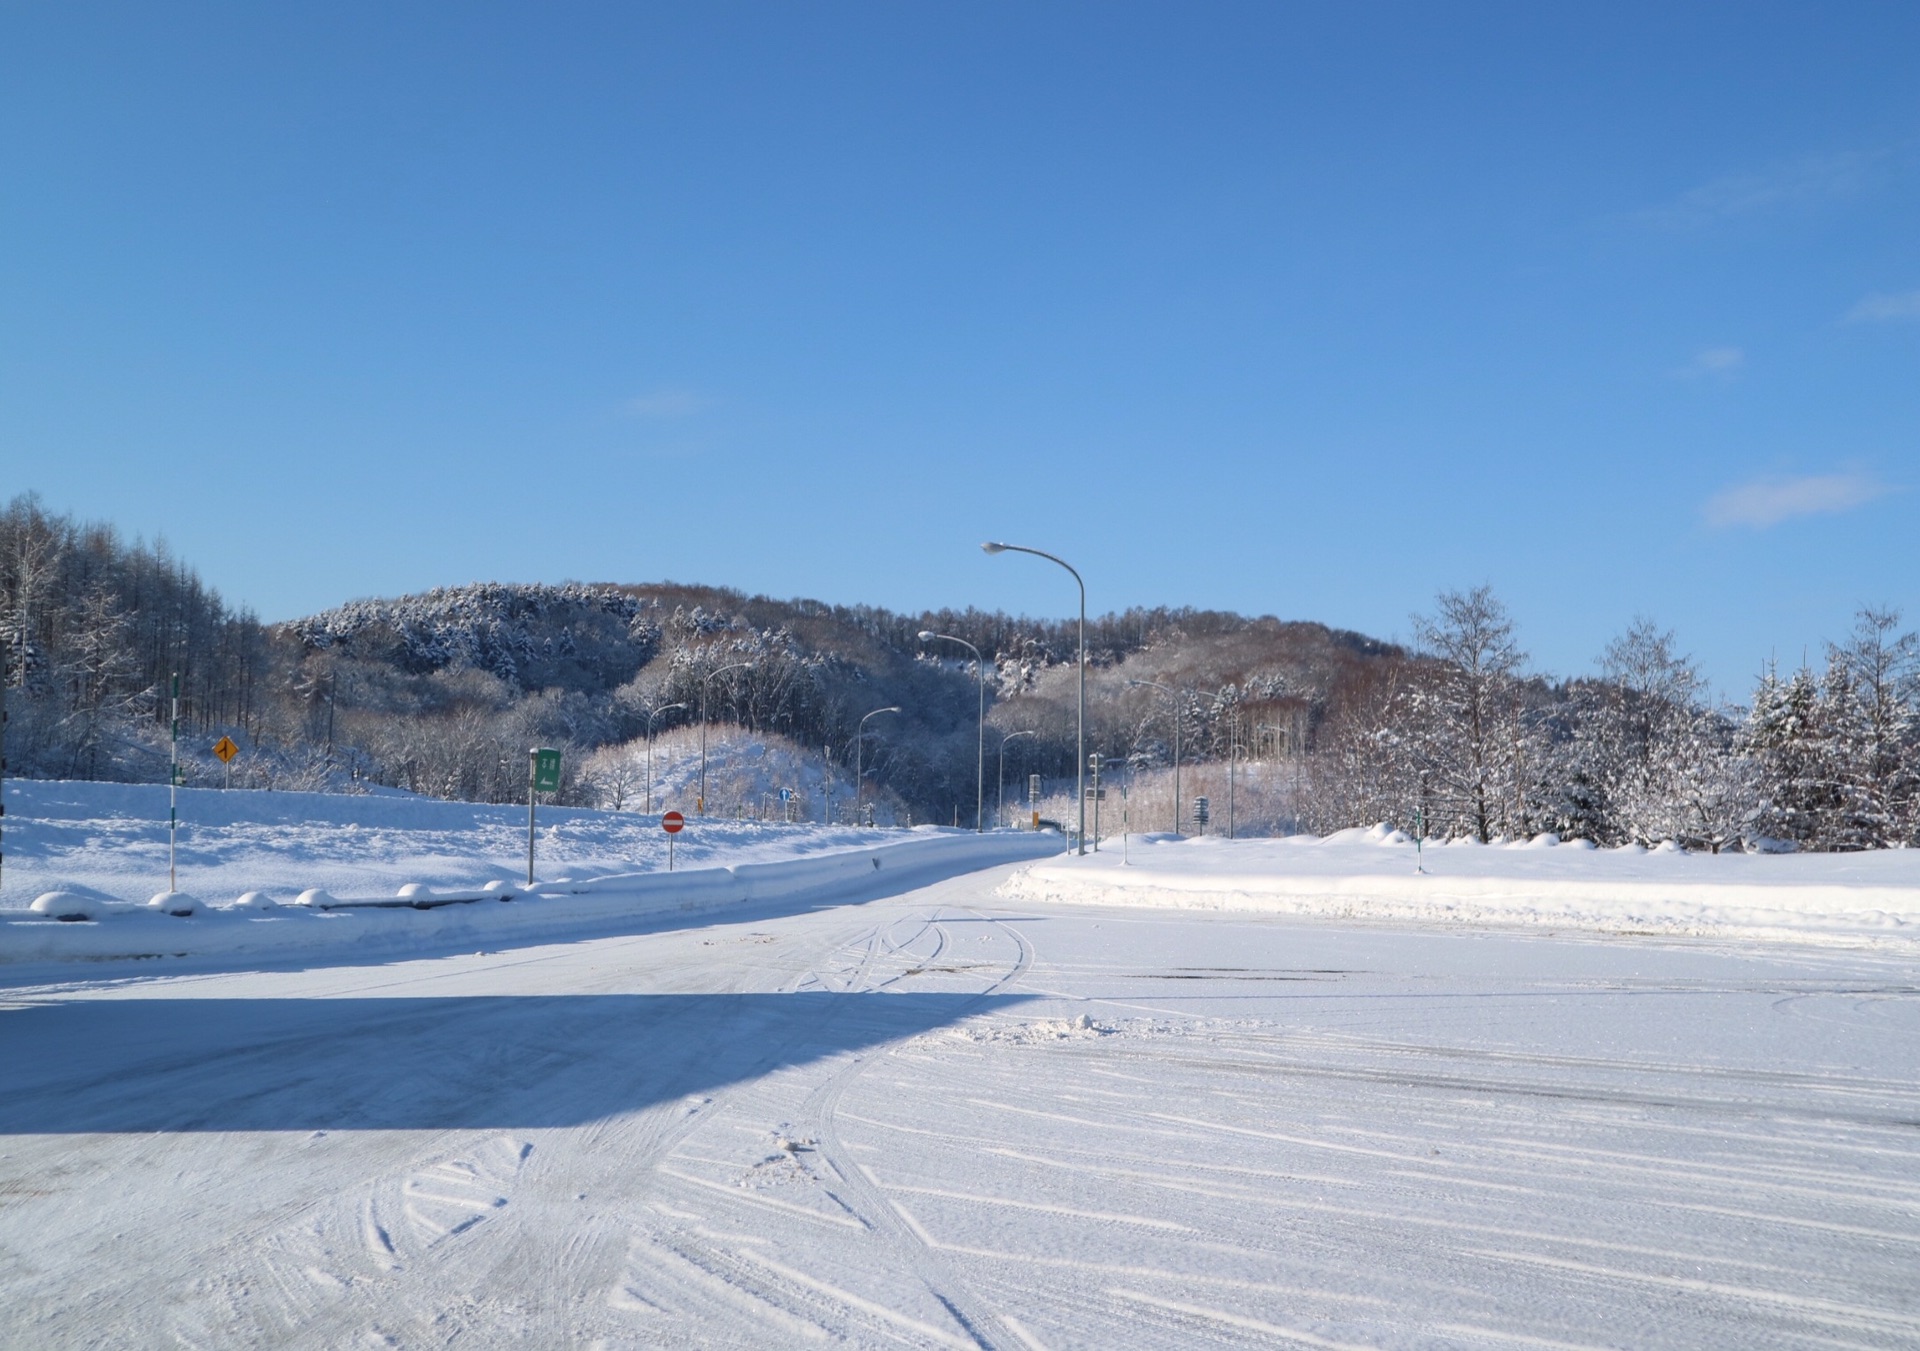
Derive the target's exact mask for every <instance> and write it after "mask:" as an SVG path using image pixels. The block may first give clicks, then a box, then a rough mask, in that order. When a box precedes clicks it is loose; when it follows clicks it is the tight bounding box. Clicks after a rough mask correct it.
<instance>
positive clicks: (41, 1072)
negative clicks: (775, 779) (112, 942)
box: [0, 991, 1026, 1135]
mask: <svg viewBox="0 0 1920 1351" xmlns="http://www.w3.org/2000/svg"><path fill="white" fill-rule="evenodd" d="M1025 998H1026V996H1023V995H982V994H964V993H951V994H948V993H902V994H873V993H862V994H836V993H824V992H814V991H809V992H805V993H798V994H625V995H558V996H480V997H456V998H437V999H359V998H354V999H105V1000H86V1001H78V1002H74V1003H66V1004H46V1005H34V1006H29V1007H25V1008H13V1009H6V1010H0V1135H22V1134H64V1133H72V1132H93V1131H111V1132H121V1131H311V1130H449V1129H469V1128H513V1129H522V1130H526V1129H538V1128H540V1127H547V1126H577V1125H581V1124H583V1123H586V1122H591V1121H597V1120H602V1119H605V1118H608V1117H613V1116H618V1115H621V1114H623V1113H628V1112H633V1111H637V1110H640V1109H642V1108H646V1107H650V1106H655V1105H658V1104H662V1103H667V1102H672V1101H675V1100H677V1099H680V1098H685V1097H688V1096H690V1095H697V1094H704V1093H710V1092H712V1091H714V1090H716V1089H719V1088H723V1087H725V1086H726V1085H728V1084H733V1083H738V1082H741V1081H743V1080H747V1079H752V1078H755V1077H757V1076H760V1075H763V1074H766V1073H769V1072H771V1071H775V1070H778V1069H782V1068H785V1067H789V1066H795V1065H803V1064H807V1063H809V1062H812V1061H818V1060H822V1059H826V1058H829V1057H833V1056H836V1055H845V1054H851V1053H857V1052H860V1051H863V1050H867V1049H870V1048H873V1047H877V1046H880V1045H883V1044H885V1043H888V1042H892V1041H896V1040H899V1039H901V1038H904V1037H911V1036H915V1035H918V1034H920V1033H923V1032H927V1031H931V1030H933V1029H935V1028H939V1027H943V1026H946V1025H948V1024H951V1023H954V1022H957V1021H959V1020H960V1019H962V1018H964V1017H967V1016H970V1015H972V1014H976V1013H983V1012H990V1011H992V1010H995V1009H1000V1008H1005V1007H1008V1006H1010V1005H1014V1004H1018V1003H1020V1002H1022V1001H1023V1000H1024V999H1025Z"/></svg>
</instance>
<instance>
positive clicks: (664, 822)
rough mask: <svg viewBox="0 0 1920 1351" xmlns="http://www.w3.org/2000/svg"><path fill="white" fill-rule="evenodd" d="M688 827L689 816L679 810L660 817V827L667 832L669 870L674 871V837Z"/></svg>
mask: <svg viewBox="0 0 1920 1351" xmlns="http://www.w3.org/2000/svg"><path fill="white" fill-rule="evenodd" d="M686 828H687V818H686V817H684V816H682V815H681V814H680V813H679V812H668V813H667V814H666V815H665V816H663V817H661V818H660V829H662V830H664V831H666V832H667V871H668V872H672V871H673V837H674V836H675V835H678V834H679V833H680V832H681V831H683V830H685V829H686Z"/></svg>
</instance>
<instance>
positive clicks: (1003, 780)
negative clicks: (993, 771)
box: [993, 728, 1040, 828]
mask: <svg viewBox="0 0 1920 1351" xmlns="http://www.w3.org/2000/svg"><path fill="white" fill-rule="evenodd" d="M1039 735H1040V734H1039V733H1038V732H1036V731H1034V730H1033V729H1031V728H1029V729H1027V730H1026V731H1024V732H1008V733H1007V734H1006V735H1005V736H1003V737H1001V738H1000V774H999V777H998V779H996V780H995V782H994V794H995V797H994V804H993V820H994V825H995V827H996V828H998V827H999V826H1001V825H1003V824H1005V822H1006V819H1007V743H1008V742H1009V741H1012V740H1014V739H1016V738H1018V737H1023V736H1039Z"/></svg>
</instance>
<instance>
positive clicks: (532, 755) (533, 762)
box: [527, 747, 540, 886]
mask: <svg viewBox="0 0 1920 1351" xmlns="http://www.w3.org/2000/svg"><path fill="white" fill-rule="evenodd" d="M539 761H540V752H539V751H537V750H534V749H533V748H531V747H529V748H528V750H527V885H528V886H532V885H533V777H534V769H535V767H536V766H537V765H538V764H539Z"/></svg>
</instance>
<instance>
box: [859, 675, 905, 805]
mask: <svg viewBox="0 0 1920 1351" xmlns="http://www.w3.org/2000/svg"><path fill="white" fill-rule="evenodd" d="M899 711H900V705H898V704H889V705H887V707H885V708H876V709H874V710H873V712H871V713H868V714H865V715H863V716H862V717H861V719H860V725H859V726H858V727H857V728H855V729H854V733H853V823H854V824H855V825H859V824H860V795H861V793H862V792H864V791H865V789H866V786H867V784H866V772H867V770H866V755H865V751H866V749H867V742H866V736H867V719H868V718H877V717H879V716H880V715H881V714H882V713H898V712H899Z"/></svg>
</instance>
